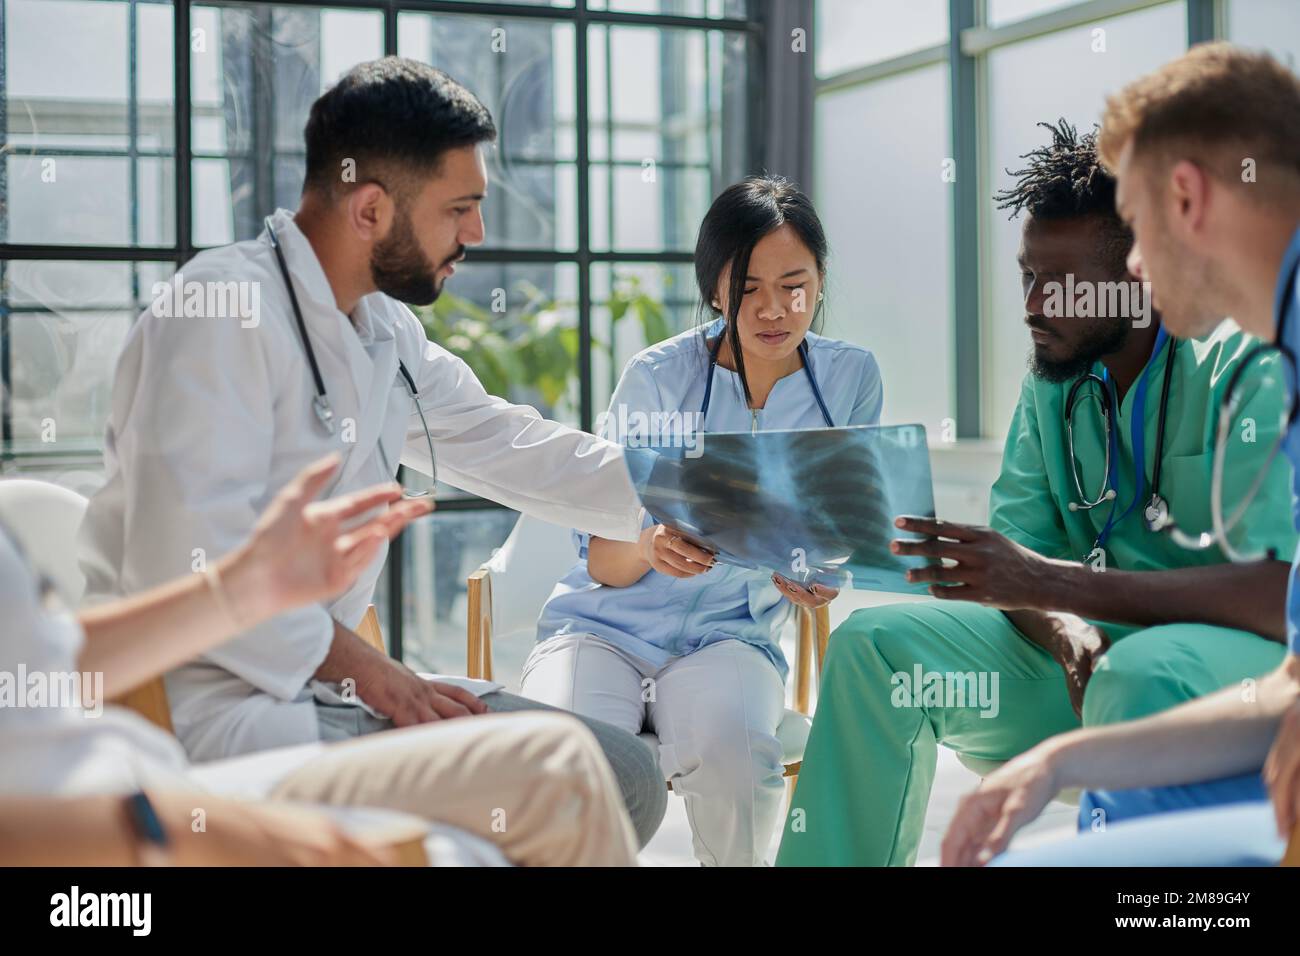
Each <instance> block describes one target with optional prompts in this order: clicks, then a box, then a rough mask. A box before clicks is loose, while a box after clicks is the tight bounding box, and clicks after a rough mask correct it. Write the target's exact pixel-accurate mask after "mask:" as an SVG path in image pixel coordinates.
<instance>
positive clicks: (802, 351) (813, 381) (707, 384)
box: [700, 328, 835, 431]
mask: <svg viewBox="0 0 1300 956" xmlns="http://www.w3.org/2000/svg"><path fill="white" fill-rule="evenodd" d="M726 334H727V331H726V329H725V328H724V329H723V330H722V334H721V335H719V336H718V338H717V341H715V342H714V343H713V346H712V347H711V348H710V349H709V371H708V375H707V376H706V377H705V379H704V401H703V402H701V403H700V431H704V419H705V418H707V417H708V414H709V397H710V396H711V395H712V394H713V370H714V369H715V368H717V367H718V350H719V349H721V348H722V340H723V338H724V337H725V336H726ZM799 358H800V359H801V360H802V361H803V372H804V374H805V375H807V376H808V384H809V385H811V386H812V393H813V398H815V399H817V407H818V408H820V409H821V411H822V418H823V419H824V420H825V421H826V427H827V428H834V427H835V422H834V421H832V420H831V413H830V412H829V411H827V410H826V401H825V400H824V399H823V398H822V390H821V389H820V388H818V387H817V378H816V376H814V375H813V371H812V363H811V362H809V361H808V340H807V339H804V340H803V341H801V342H800V343H799Z"/></svg>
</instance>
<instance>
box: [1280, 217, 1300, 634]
mask: <svg viewBox="0 0 1300 956" xmlns="http://www.w3.org/2000/svg"><path fill="white" fill-rule="evenodd" d="M1297 263H1300V229H1297V230H1296V232H1295V235H1294V236H1292V237H1291V245H1289V246H1288V247H1287V250H1286V255H1285V256H1283V257H1282V271H1281V273H1279V275H1278V278H1277V305H1276V307H1275V309H1274V314H1275V315H1277V317H1278V322H1279V323H1280V324H1281V326H1282V340H1281V342H1280V343H1279V344H1281V345H1284V346H1286V347H1287V348H1288V349H1290V350H1291V355H1292V357H1295V358H1300V277H1298V276H1297V274H1296V272H1297V270H1296V265H1297ZM1282 448H1283V450H1284V451H1285V452H1286V456H1287V458H1289V459H1290V460H1291V467H1292V468H1293V469H1294V473H1293V474H1292V477H1291V489H1292V494H1293V500H1292V507H1293V519H1294V521H1295V526H1296V528H1297V530H1300V422H1293V423H1292V425H1291V427H1290V428H1289V429H1288V430H1287V433H1286V438H1285V439H1284V441H1283V444H1282ZM1297 576H1300V547H1298V548H1297V549H1296V556H1295V560H1294V561H1293V562H1292V564H1291V581H1290V584H1289V586H1288V589H1287V600H1286V608H1287V610H1286V632H1287V644H1288V645H1289V646H1290V648H1291V653H1293V654H1300V586H1297V583H1296V579H1297Z"/></svg>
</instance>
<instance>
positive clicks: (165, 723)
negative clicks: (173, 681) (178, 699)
mask: <svg viewBox="0 0 1300 956" xmlns="http://www.w3.org/2000/svg"><path fill="white" fill-rule="evenodd" d="M109 703H111V704H116V705H118V706H119V707H126V708H127V709H128V710H134V711H135V712H136V713H137V714H139V715H140V716H141V717H143V718H144V719H145V720H147V721H149V722H150V723H151V724H153V725H154V726H155V727H158V728H160V729H162V730H165V731H167V733H169V734H172V735H173V736H175V734H176V730H175V728H173V727H172V708H171V704H170V702H168V700H167V687H166V685H165V684H163V679H162V678H161V677H155V678H154V679H153V680H149V681H145V682H144V683H143V684H141V685H140V686H139V687H136V688H133V689H132V690H129V691H127V692H126V693H125V694H122V695H121V696H119V697H115V698H114V699H113V700H111V701H109Z"/></svg>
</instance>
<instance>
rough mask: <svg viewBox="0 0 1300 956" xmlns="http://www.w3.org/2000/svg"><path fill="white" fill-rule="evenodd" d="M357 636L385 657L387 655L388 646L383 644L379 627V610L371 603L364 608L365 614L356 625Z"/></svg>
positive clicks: (382, 635)
mask: <svg viewBox="0 0 1300 956" xmlns="http://www.w3.org/2000/svg"><path fill="white" fill-rule="evenodd" d="M357 636H358V637H360V638H361V639H362V640H363V641H365V642H366V643H367V644H369V645H370V646H371V647H373V648H375V649H376V650H377V651H379V653H381V654H383V655H384V656H385V657H387V656H388V648H387V647H385V646H384V632H383V631H382V630H381V629H380V627H379V612H378V611H376V610H375V606H374V605H373V604H372V605H370V606H369V607H368V608H366V616H365V617H363V618H362V619H361V623H360V624H358V625H357Z"/></svg>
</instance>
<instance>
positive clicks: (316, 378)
mask: <svg viewBox="0 0 1300 956" xmlns="http://www.w3.org/2000/svg"><path fill="white" fill-rule="evenodd" d="M265 224H266V234H267V236H268V237H269V238H270V240H271V248H272V249H273V250H274V251H275V261H276V263H277V264H278V265H279V267H280V275H281V276H282V277H283V278H284V285H285V288H286V289H288V290H289V304H290V305H292V306H293V318H294V321H295V322H296V323H297V324H298V334H299V336H300V337H301V338H302V350H303V352H304V353H305V354H306V356H307V364H308V365H310V366H311V377H312V382H313V385H314V387H315V390H316V394H315V396H314V397H313V398H312V400H311V407H312V410H313V411H314V412H315V413H316V418H317V419H318V420H319V421H320V424H321V427H322V428H324V429H325V431H326V433H327V434H330V435H333V434H334V431H335V425H334V409H333V407H332V406H331V405H330V398H329V393H327V392H326V391H325V379H324V377H323V376H322V375H321V373H320V365H319V363H317V361H316V350H315V349H313V348H312V345H311V336H309V335H308V334H307V322H306V320H305V319H303V317H302V308H301V307H300V306H299V305H298V293H297V292H295V291H294V288H293V280H292V279H291V278H290V276H289V265H288V263H286V262H285V261H284V250H283V249H281V248H280V237H279V236H277V235H276V234H275V227H274V226H272V225H271V217H270V216H267V217H266V223H265ZM397 371H398V372H399V373H401V377H402V382H403V384H405V385H406V390H407V392H409V393H410V396H411V401H412V402H413V403H414V405H415V411H416V414H418V415H419V417H420V425H421V426H422V427H423V428H424V438H425V441H426V442H427V445H428V451H429V477H430V479H431V483H430V485H429V487H428V488H427V489H426V490H424V491H420V492H411V491H408V490H406V489H403V490H402V495H403V497H406V498H432V497H433V496H434V491H435V489H436V487H437V484H438V459H437V456H436V454H435V452H434V448H433V435H432V434H431V433H430V431H429V422H428V420H427V419H426V418H425V417H424V408H423V406H421V404H420V390H419V389H418V388H416V386H415V379H414V378H413V377H412V375H411V373H410V372H409V371H408V370H407V368H406V364H405V363H404V362H403V361H402V360H401V359H400V358H399V359H398V360H397ZM379 454H380V455H381V456H382V457H383V458H384V468H385V469H386V470H387V471H388V473H389V474H393V475H395V474H396V473H397V472H396V469H395V468H393V467H392V466H391V463H390V462H389V461H388V456H387V455H386V454H385V453H384V445H383V442H382V441H380V442H379Z"/></svg>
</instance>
